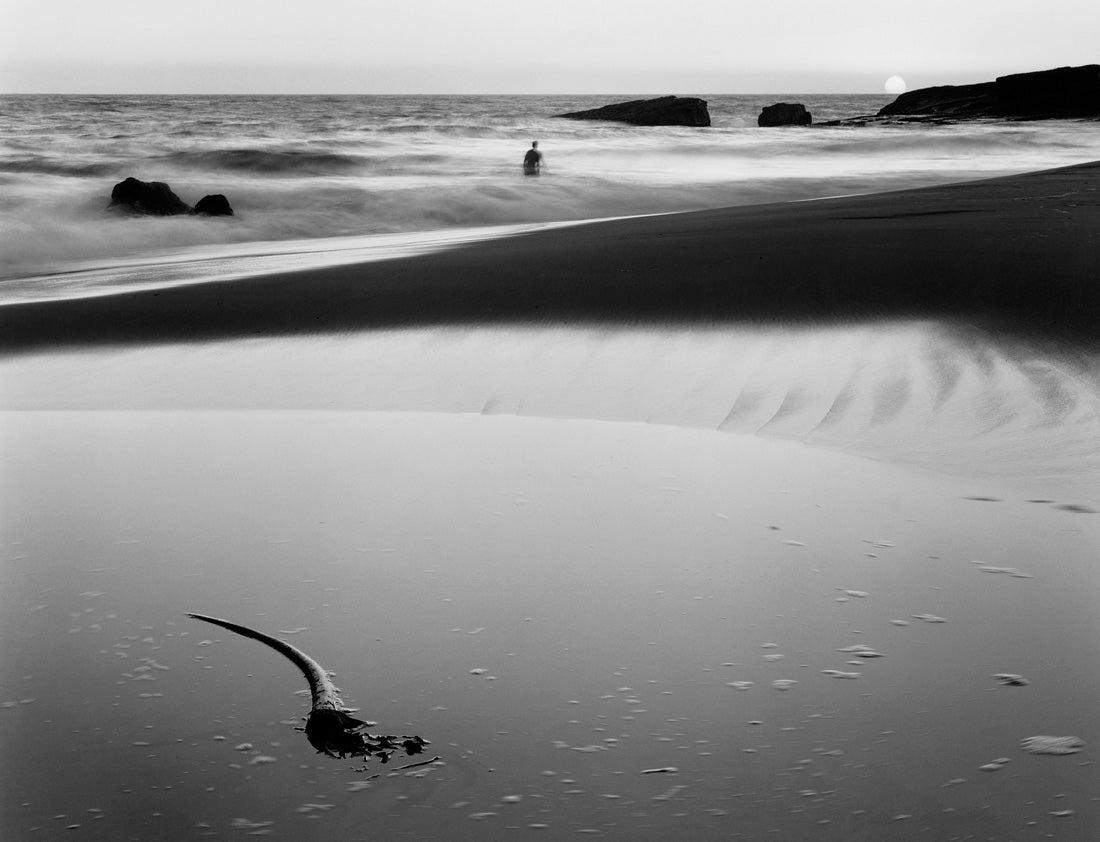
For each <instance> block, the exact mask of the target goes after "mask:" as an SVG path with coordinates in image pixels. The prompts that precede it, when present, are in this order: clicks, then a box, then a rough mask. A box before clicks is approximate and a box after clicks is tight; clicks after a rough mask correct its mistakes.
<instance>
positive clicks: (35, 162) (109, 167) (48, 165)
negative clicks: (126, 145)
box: [0, 155, 115, 178]
mask: <svg viewBox="0 0 1100 842" xmlns="http://www.w3.org/2000/svg"><path fill="white" fill-rule="evenodd" d="M114 171H115V166H114V165H113V164H110V163H107V162H102V163H66V162H64V161H58V160H57V159H55V158H50V157H46V156H42V155H35V156H30V157H26V158H9V159H7V160H3V159H0V172H3V173H19V174H27V175H62V176H73V177H77V178H91V177H95V176H101V175H109V174H111V173H113V172H114Z"/></svg>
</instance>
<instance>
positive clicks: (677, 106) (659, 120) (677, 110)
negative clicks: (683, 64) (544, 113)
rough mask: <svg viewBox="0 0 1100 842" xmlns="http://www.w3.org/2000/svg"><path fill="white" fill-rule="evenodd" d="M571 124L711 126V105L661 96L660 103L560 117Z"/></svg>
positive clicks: (608, 107) (638, 102) (643, 102)
mask: <svg viewBox="0 0 1100 842" xmlns="http://www.w3.org/2000/svg"><path fill="white" fill-rule="evenodd" d="M557 116H558V117H565V118H567V119H570V120H611V121H613V122H616V123H630V124H631V125H633V126H692V127H706V126H709V125H710V112H709V111H708V110H707V101H706V100H705V99H699V98H697V97H690V96H683V97H682V96H661V97H657V98H656V99H633V100H630V101H628V102H616V103H612V104H611V105H605V106H603V107H602V108H591V109H588V110H586V111H570V112H568V113H566V114H558V115H557Z"/></svg>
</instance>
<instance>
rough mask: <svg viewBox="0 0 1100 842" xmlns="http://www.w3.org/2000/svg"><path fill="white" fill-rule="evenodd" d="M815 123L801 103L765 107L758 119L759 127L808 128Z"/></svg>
mask: <svg viewBox="0 0 1100 842" xmlns="http://www.w3.org/2000/svg"><path fill="white" fill-rule="evenodd" d="M813 121H814V118H813V115H812V114H810V112H809V111H807V110H806V106H805V105H803V104H802V103H801V102H777V103H775V104H774V105H765V106H764V110H763V111H761V112H760V116H759V117H757V118H756V125H758V126H766V127H771V126H808V125H810V124H811V123H812V122H813Z"/></svg>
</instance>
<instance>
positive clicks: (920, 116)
mask: <svg viewBox="0 0 1100 842" xmlns="http://www.w3.org/2000/svg"><path fill="white" fill-rule="evenodd" d="M1089 118H1092V119H1100V64H1086V65H1082V66H1080V67H1057V68H1054V69H1053V70H1038V71H1034V72H1031V73H1014V74H1012V75H1010V76H998V77H997V78H996V79H995V80H994V81H992V82H981V83H979V84H975V85H938V86H936V87H932V88H919V89H917V90H914V91H908V92H906V93H903V94H901V95H899V96H898V97H897V99H895V100H894V101H893V102H891V103H890V104H889V105H886V106H884V107H883V108H881V109H879V111H878V113H877V114H875V115H874V116H868V117H857V118H854V119H851V120H834V121H830V122H829V123H824V124H822V125H852V124H860V123H867V122H884V121H895V120H896V121H902V122H954V121H958V120H977V119H1002V120H1059V119H1061V120H1068V119H1089Z"/></svg>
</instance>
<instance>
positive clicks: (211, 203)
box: [191, 193, 233, 216]
mask: <svg viewBox="0 0 1100 842" xmlns="http://www.w3.org/2000/svg"><path fill="white" fill-rule="evenodd" d="M191 213H193V214H196V215H198V216H232V215H233V208H231V207H230V206H229V200H228V199H227V198H225V196H223V195H222V194H221V193H212V194H211V195H209V196H203V197H202V198H201V199H199V200H198V202H196V203H195V207H194V208H192V209H191Z"/></svg>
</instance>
